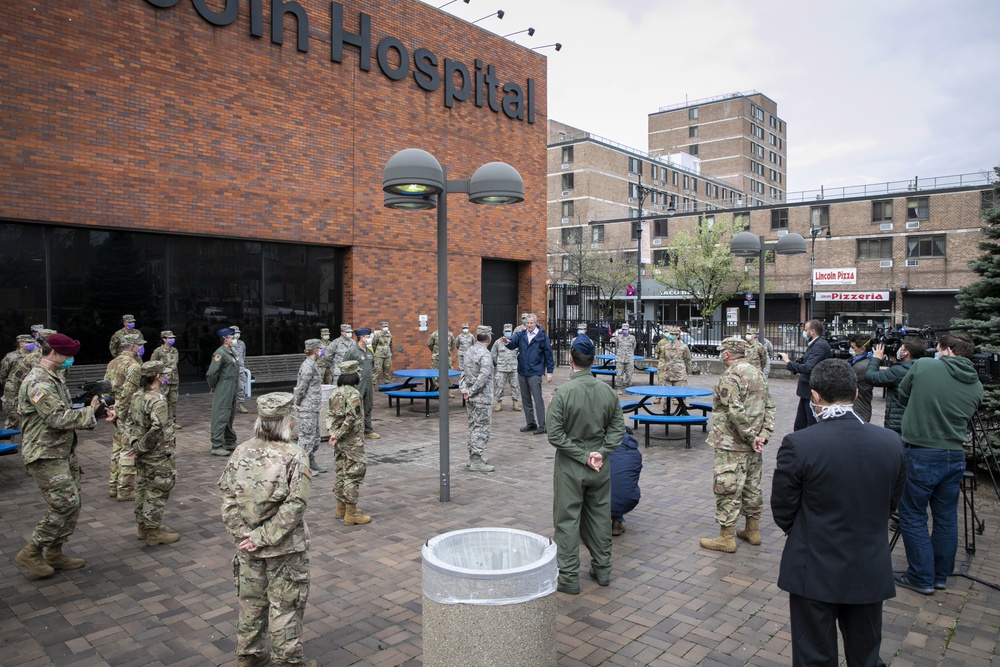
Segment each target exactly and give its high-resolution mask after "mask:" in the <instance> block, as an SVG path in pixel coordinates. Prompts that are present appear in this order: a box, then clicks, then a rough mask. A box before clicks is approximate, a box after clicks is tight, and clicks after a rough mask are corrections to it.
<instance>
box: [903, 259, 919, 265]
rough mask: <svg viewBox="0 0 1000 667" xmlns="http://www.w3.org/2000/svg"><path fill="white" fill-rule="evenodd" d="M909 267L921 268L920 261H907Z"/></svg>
mask: <svg viewBox="0 0 1000 667" xmlns="http://www.w3.org/2000/svg"><path fill="white" fill-rule="evenodd" d="M906 265H907V266H920V260H918V259H908V260H906Z"/></svg>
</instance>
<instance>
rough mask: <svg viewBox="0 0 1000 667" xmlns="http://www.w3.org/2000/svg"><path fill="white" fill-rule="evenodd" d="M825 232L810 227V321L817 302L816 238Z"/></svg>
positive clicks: (828, 230) (828, 233)
mask: <svg viewBox="0 0 1000 667" xmlns="http://www.w3.org/2000/svg"><path fill="white" fill-rule="evenodd" d="M821 231H823V228H822V227H810V228H809V233H810V234H811V235H812V251H811V253H810V255H809V319H810V320H812V319H813V304H814V303H815V302H816V237H817V236H819V233H820V232H821ZM826 238H827V240H829V239H830V228H829V227H827V228H826Z"/></svg>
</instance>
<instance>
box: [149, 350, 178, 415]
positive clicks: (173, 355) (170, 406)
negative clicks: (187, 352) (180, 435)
mask: <svg viewBox="0 0 1000 667" xmlns="http://www.w3.org/2000/svg"><path fill="white" fill-rule="evenodd" d="M160 338H161V339H167V338H174V333H173V332H172V331H161V332H160ZM149 360H150V361H162V362H163V365H164V366H166V367H167V368H172V369H173V370H174V372H173V373H171V374H170V381H169V382H167V386H166V387H164V388H163V395H164V396H165V397H166V399H167V410H168V411H169V413H170V423H171V424H173V426H174V427H177V390H178V388H179V387H180V385H181V378H180V371H179V370H178V369H177V364H178V363H179V361H180V354H179V353H178V352H177V348H175V347H174V346H173V345H167V344H166V343H164V344H163V345H161V346H159V347H158V348H156V349H155V350H153V354H151V355H150V357H149Z"/></svg>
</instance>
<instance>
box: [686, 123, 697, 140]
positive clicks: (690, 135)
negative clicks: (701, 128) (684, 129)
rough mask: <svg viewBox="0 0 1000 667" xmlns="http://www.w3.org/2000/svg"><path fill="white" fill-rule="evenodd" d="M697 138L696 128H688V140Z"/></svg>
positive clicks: (693, 126)
mask: <svg viewBox="0 0 1000 667" xmlns="http://www.w3.org/2000/svg"><path fill="white" fill-rule="evenodd" d="M697 136H698V126H697V125H692V126H691V127H689V128H688V138H691V139H693V138H694V137H697Z"/></svg>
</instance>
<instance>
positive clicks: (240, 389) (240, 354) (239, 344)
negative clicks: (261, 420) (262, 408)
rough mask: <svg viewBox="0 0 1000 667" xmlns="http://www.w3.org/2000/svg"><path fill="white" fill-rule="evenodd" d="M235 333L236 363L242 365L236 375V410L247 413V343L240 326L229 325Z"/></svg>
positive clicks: (234, 349)
mask: <svg viewBox="0 0 1000 667" xmlns="http://www.w3.org/2000/svg"><path fill="white" fill-rule="evenodd" d="M229 328H230V329H232V330H233V331H234V332H235V333H233V356H234V357H236V365H237V366H239V367H240V373H239V375H237V376H236V411H237V412H239V413H240V414H243V415H245V414H246V413H247V406H245V405H243V404H244V403H246V402H247V387H246V382H245V380H246V374H245V373H244V372H243V371H245V370H246V368H247V363H246V362H247V344H246V343H244V342H243V341H242V340H240V336H241V335H242V334H241V333H240V328H239V327H238V326H236V325H235V324H233V325H230V327H229Z"/></svg>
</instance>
